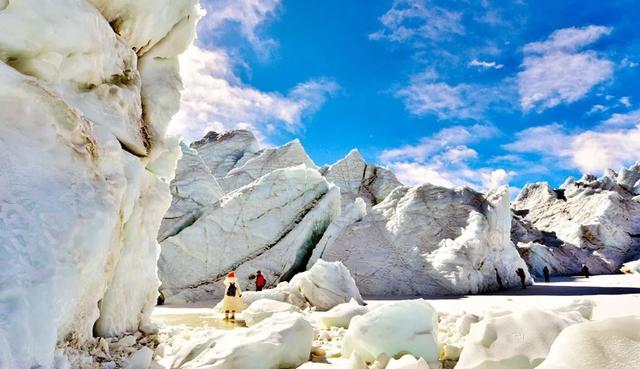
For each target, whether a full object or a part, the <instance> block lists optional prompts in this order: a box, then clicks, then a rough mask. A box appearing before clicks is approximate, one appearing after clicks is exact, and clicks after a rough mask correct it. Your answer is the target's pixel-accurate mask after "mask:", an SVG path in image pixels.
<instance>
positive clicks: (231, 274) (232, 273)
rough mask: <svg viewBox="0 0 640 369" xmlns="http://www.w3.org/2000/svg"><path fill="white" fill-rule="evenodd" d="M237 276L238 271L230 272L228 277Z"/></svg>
mask: <svg viewBox="0 0 640 369" xmlns="http://www.w3.org/2000/svg"><path fill="white" fill-rule="evenodd" d="M235 277H236V273H234V272H229V274H227V278H235Z"/></svg>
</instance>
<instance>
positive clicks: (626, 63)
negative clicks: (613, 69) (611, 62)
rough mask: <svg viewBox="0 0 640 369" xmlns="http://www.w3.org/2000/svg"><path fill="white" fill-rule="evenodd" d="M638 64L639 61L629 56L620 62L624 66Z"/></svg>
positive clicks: (632, 66)
mask: <svg viewBox="0 0 640 369" xmlns="http://www.w3.org/2000/svg"><path fill="white" fill-rule="evenodd" d="M638 65H640V63H637V62H635V61H633V60H631V59H629V58H624V59H622V61H621V62H620V66H621V67H622V68H635V67H637V66H638Z"/></svg>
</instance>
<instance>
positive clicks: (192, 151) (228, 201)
mask: <svg viewBox="0 0 640 369" xmlns="http://www.w3.org/2000/svg"><path fill="white" fill-rule="evenodd" d="M182 151H183V157H182V159H180V160H179V161H178V169H177V174H176V177H175V179H174V180H173V181H172V184H171V188H172V193H173V194H174V195H173V203H172V205H171V208H170V209H169V212H168V213H167V215H165V218H164V220H163V227H162V228H163V230H162V231H161V232H160V234H159V241H160V242H161V245H162V253H161V256H160V262H159V271H160V278H161V280H162V287H161V289H162V291H163V294H164V295H165V297H166V298H167V301H168V302H185V301H187V302H189V301H198V300H203V299H207V298H211V297H212V296H217V295H219V294H220V293H221V290H220V280H221V278H222V277H223V276H224V275H225V274H226V273H227V272H228V271H230V270H236V274H237V275H238V276H239V278H240V282H241V284H242V285H243V286H244V285H248V284H251V283H252V280H253V279H252V278H254V275H253V273H254V272H255V271H256V270H261V271H262V272H263V274H265V275H266V276H267V287H274V286H276V285H277V284H278V283H280V282H283V281H289V280H290V279H291V278H292V277H293V276H294V274H295V273H297V272H301V271H304V270H305V269H311V268H312V266H314V265H315V264H316V263H317V262H318V260H319V259H324V260H326V261H341V262H342V263H344V265H345V266H346V267H347V269H348V270H349V271H350V272H351V274H352V275H353V277H354V279H355V281H356V284H357V286H358V288H359V289H360V291H361V292H362V293H363V294H365V295H445V294H465V293H479V292H483V291H491V290H497V289H498V288H499V286H498V284H497V282H496V273H499V274H500V275H501V278H502V280H503V282H504V285H505V286H515V285H519V283H520V281H519V279H518V277H517V276H516V274H515V270H516V269H517V268H521V267H522V268H524V269H526V265H525V263H524V261H523V260H522V259H521V257H520V256H519V254H518V252H517V249H516V247H515V246H514V244H513V243H512V242H511V238H510V230H511V210H510V208H509V195H508V191H507V189H506V188H499V189H495V190H492V191H489V192H487V193H479V192H476V191H474V190H472V189H469V188H459V189H448V188H444V187H438V186H433V185H429V184H425V185H421V186H416V187H406V186H403V185H402V184H401V183H400V182H399V181H398V180H397V179H396V177H395V175H394V174H393V173H392V172H391V171H389V170H388V169H385V168H382V167H379V166H376V165H372V164H369V163H366V162H365V160H364V159H363V158H362V156H361V155H360V153H359V152H358V151H357V150H352V151H351V152H349V153H348V154H347V155H346V156H345V157H344V158H343V159H340V160H338V161H337V162H336V163H334V164H332V165H329V166H324V167H321V168H318V167H317V166H316V165H315V164H314V163H313V161H312V160H311V159H310V158H309V156H308V155H307V154H306V152H305V151H304V148H303V147H302V145H301V143H300V142H299V141H297V140H294V141H292V142H289V143H287V144H285V145H283V146H280V147H273V148H267V149H261V148H260V147H259V144H258V143H257V140H256V139H255V137H254V136H253V135H252V134H251V132H249V131H245V130H236V131H230V132H226V133H216V132H209V133H207V134H206V135H205V136H204V137H203V138H202V139H201V140H198V141H195V142H193V143H192V144H191V145H189V146H188V147H187V146H186V145H183V146H182ZM496 270H497V272H496ZM527 283H531V279H530V278H529V277H528V276H527ZM345 302H346V301H345Z"/></svg>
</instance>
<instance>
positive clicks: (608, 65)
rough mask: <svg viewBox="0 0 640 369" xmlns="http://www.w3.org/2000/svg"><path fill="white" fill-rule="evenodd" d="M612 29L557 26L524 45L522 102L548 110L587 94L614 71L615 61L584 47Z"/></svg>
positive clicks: (520, 83) (520, 79) (520, 81)
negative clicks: (545, 37)
mask: <svg viewBox="0 0 640 369" xmlns="http://www.w3.org/2000/svg"><path fill="white" fill-rule="evenodd" d="M610 32H611V29H610V28H608V27H602V26H588V27H583V28H565V29H561V30H557V31H555V32H553V33H552V34H551V36H550V37H549V38H548V39H547V40H545V41H542V42H532V43H529V44H527V45H525V46H524V48H523V51H524V55H525V56H524V60H523V63H522V66H523V67H524V70H523V71H522V72H520V73H518V91H519V94H520V105H521V107H522V109H523V110H525V111H527V110H530V109H533V108H538V110H540V111H541V110H544V109H547V108H551V107H554V106H557V105H559V104H561V103H572V102H575V101H577V100H579V99H581V98H582V97H584V96H585V95H586V94H587V93H588V92H589V91H591V89H592V88H593V87H594V86H595V85H597V84H598V83H600V82H603V81H605V80H607V79H609V78H610V77H611V76H612V74H613V63H612V62H611V61H610V60H608V59H606V58H604V57H601V56H599V55H598V54H597V53H596V52H594V51H592V50H587V51H580V50H581V49H582V48H584V47H585V46H587V45H589V44H591V43H593V42H595V41H596V40H598V39H599V38H600V37H602V36H604V35H607V34H609V33H610Z"/></svg>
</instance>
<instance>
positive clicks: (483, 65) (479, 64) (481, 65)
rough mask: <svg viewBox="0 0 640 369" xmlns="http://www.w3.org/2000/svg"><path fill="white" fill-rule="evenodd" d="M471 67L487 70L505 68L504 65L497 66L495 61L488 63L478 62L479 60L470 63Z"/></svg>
mask: <svg viewBox="0 0 640 369" xmlns="http://www.w3.org/2000/svg"><path fill="white" fill-rule="evenodd" d="M469 66H471V67H479V68H485V69H487V68H493V69H500V68H502V67H504V65H503V64H497V63H496V62H494V61H492V62H486V61H483V60H478V59H473V60H472V61H470V62H469Z"/></svg>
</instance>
